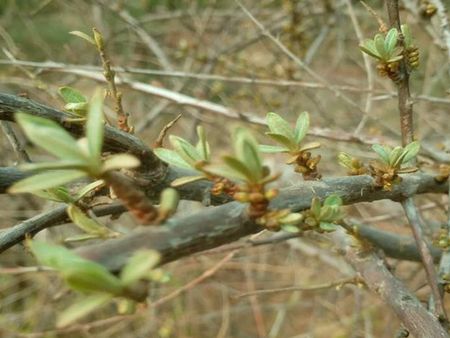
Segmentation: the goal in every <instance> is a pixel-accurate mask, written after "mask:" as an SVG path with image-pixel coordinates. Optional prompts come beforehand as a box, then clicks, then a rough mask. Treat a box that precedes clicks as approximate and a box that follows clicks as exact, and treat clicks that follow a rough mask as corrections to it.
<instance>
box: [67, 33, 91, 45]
mask: <svg viewBox="0 0 450 338" xmlns="http://www.w3.org/2000/svg"><path fill="white" fill-rule="evenodd" d="M69 34H72V35H75V36H78V37H79V38H82V39H83V40H86V41H87V42H89V43H92V44H93V45H94V46H95V41H94V39H93V38H92V37H90V36H89V35H87V34H86V33H83V32H80V31H72V32H69Z"/></svg>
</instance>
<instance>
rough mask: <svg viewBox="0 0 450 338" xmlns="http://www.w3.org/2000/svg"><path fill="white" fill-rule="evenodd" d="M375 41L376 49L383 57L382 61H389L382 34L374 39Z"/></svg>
mask: <svg viewBox="0 0 450 338" xmlns="http://www.w3.org/2000/svg"><path fill="white" fill-rule="evenodd" d="M374 41H375V48H376V50H377V52H378V54H379V55H380V57H381V60H387V59H388V54H387V53H386V50H385V49H384V37H383V35H381V34H377V35H375V38H374Z"/></svg>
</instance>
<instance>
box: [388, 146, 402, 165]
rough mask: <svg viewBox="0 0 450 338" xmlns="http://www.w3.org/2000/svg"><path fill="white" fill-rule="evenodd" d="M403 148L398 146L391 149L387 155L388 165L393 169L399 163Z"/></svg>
mask: <svg viewBox="0 0 450 338" xmlns="http://www.w3.org/2000/svg"><path fill="white" fill-rule="evenodd" d="M402 153H403V148H402V147H400V146H398V147H395V148H394V149H392V151H391V153H390V154H389V165H390V166H392V167H395V164H396V163H398V162H399V160H400V157H401V156H402Z"/></svg>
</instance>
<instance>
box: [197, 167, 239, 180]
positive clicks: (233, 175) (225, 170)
mask: <svg viewBox="0 0 450 338" xmlns="http://www.w3.org/2000/svg"><path fill="white" fill-rule="evenodd" d="M205 169H206V170H207V172H208V173H211V174H213V175H217V176H221V177H225V178H228V179H230V180H238V181H247V176H245V175H244V174H243V173H241V172H240V171H237V170H235V169H233V168H232V167H230V166H228V165H208V166H207V167H206V168H205Z"/></svg>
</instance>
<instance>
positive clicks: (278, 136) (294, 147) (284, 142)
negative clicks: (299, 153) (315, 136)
mask: <svg viewBox="0 0 450 338" xmlns="http://www.w3.org/2000/svg"><path fill="white" fill-rule="evenodd" d="M266 135H267V136H269V137H270V138H272V139H274V140H275V141H276V142H278V143H280V144H282V145H283V146H285V147H286V148H288V149H289V151H295V150H297V148H298V146H297V144H296V143H293V142H292V141H291V140H290V139H288V138H287V137H286V136H284V135H281V134H274V133H266Z"/></svg>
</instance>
